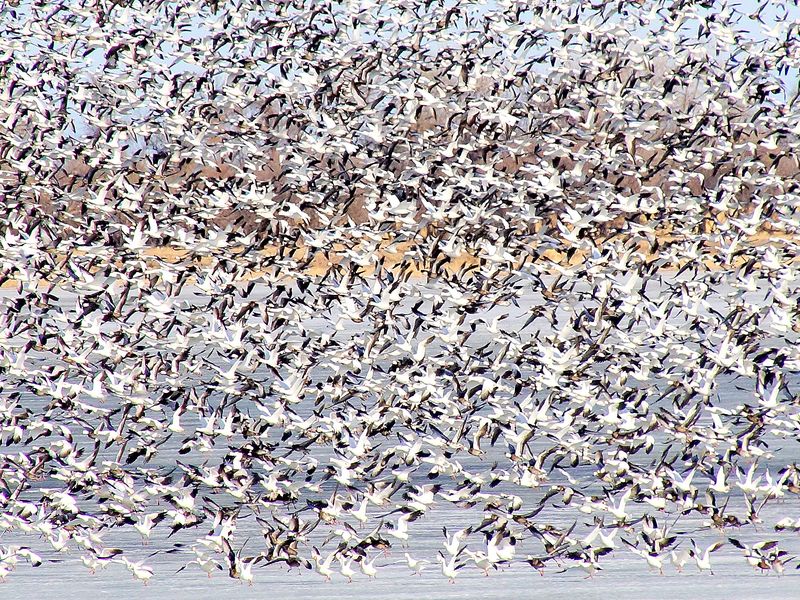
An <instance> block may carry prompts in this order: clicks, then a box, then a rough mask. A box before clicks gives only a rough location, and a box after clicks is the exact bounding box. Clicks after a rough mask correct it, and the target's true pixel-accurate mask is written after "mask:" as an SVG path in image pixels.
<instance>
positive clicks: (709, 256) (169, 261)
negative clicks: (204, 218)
mask: <svg viewBox="0 0 800 600" xmlns="http://www.w3.org/2000/svg"><path fill="white" fill-rule="evenodd" d="M624 237H625V236H624V235H622V234H617V235H615V236H611V237H609V238H606V239H605V240H603V241H602V242H601V243H600V244H598V247H602V245H603V244H605V243H608V242H614V241H619V240H620V239H621V238H624ZM655 239H656V240H657V241H658V242H659V243H660V244H662V245H666V244H670V243H677V242H681V241H685V240H681V239H680V238H679V237H677V236H674V235H659V236H656V238H655ZM794 241H795V237H794V236H793V235H790V234H785V233H776V232H771V231H761V232H758V233H756V234H753V235H750V236H747V237H746V238H745V240H744V241H743V243H741V244H740V247H739V251H740V252H741V251H742V250H746V249H748V248H763V247H769V246H775V245H782V244H785V243H792V242H794ZM358 246H359V244H358V243H356V244H354V245H353V246H350V247H348V246H346V245H344V244H341V243H339V244H334V247H333V248H332V250H331V251H330V252H328V253H326V252H323V251H320V250H313V252H314V256H313V257H312V258H311V259H310V260H308V258H307V256H308V252H309V251H312V248H311V247H310V246H307V245H302V246H298V247H296V248H294V249H292V250H289V251H288V252H287V251H285V250H284V252H285V253H286V255H287V256H289V255H292V257H293V258H294V259H295V260H298V261H300V262H305V263H307V264H306V266H305V267H304V268H302V269H301V270H300V272H302V273H303V274H305V275H307V276H309V277H323V276H325V275H326V274H327V273H328V272H329V271H330V270H331V269H333V268H335V267H336V266H337V265H340V264H342V263H343V262H345V261H349V260H353V259H352V258H351V257H349V256H347V253H348V251H350V252H352V251H353V249H354V248H358ZM419 246H420V245H419V244H416V243H414V242H412V241H405V242H392V241H391V240H385V241H381V242H379V243H378V245H377V247H375V248H370V249H364V256H367V255H368V253H370V252H371V253H373V254H376V255H377V256H376V258H374V259H373V260H369V261H368V262H365V264H364V265H363V266H362V269H361V271H362V274H363V275H364V276H366V277H369V276H372V275H373V274H374V273H375V270H376V268H377V264H378V263H381V264H382V267H383V268H384V269H386V270H388V271H392V272H395V273H396V272H397V270H398V267H399V266H400V265H405V268H406V269H409V270H410V271H411V274H410V277H423V276H424V271H423V270H422V269H420V268H419V265H418V261H417V260H416V259H414V258H409V253H411V252H413V251H414V250H415V249H416V248H418V247H419ZM637 246H638V247H637V249H636V250H635V252H638V253H639V254H640V255H642V256H643V258H644V260H645V261H647V262H651V261H653V260H657V258H658V256H659V254H658V253H653V252H649V251H646V250H649V248H646V247H647V246H648V244H647V242H645V241H640V242H638V243H637ZM109 250H114V249H113V248H109ZM125 250H127V252H133V253H134V254H135V255H136V254H138V258H139V259H140V260H144V261H146V262H147V263H148V265H147V266H148V267H151V268H154V269H156V268H159V267H160V266H162V265H165V264H166V265H179V264H180V263H182V262H187V261H191V262H193V263H199V264H200V265H201V266H209V265H211V263H212V260H213V259H214V258H215V253H214V252H213V251H211V252H202V253H201V252H192V251H191V250H186V249H181V248H175V247H171V246H152V247H145V248H141V249H140V250H137V251H131V250H130V249H123V251H125ZM244 252H245V250H244V248H243V247H239V248H238V249H237V248H236V247H234V248H233V249H229V250H227V251H226V256H224V257H221V258H226V259H229V260H233V259H234V258H233V257H231V256H230V255H231V254H243V253H244ZM255 252H257V253H258V255H259V256H260V257H263V258H269V257H272V256H277V255H278V254H279V253H280V252H281V249H280V248H279V247H278V246H267V247H266V248H262V249H260V250H257V251H255ZM75 255H77V256H85V253H84V252H82V251H80V250H76V251H75ZM533 256H534V255H533V254H528V256H526V257H524V258H523V259H522V261H521V262H520V263H518V264H517V265H516V266H515V268H516V269H520V268H523V267H524V266H525V265H526V264H531V263H532V262H533V263H535V262H541V261H542V260H546V261H547V262H548V263H549V265H550V266H549V267H547V268H548V270H549V271H550V272H552V273H553V274H557V273H558V272H559V270H560V269H559V267H560V268H561V269H565V268H570V267H574V266H576V265H579V264H581V263H582V262H585V260H586V251H585V250H580V249H576V250H575V251H574V252H573V253H572V255H571V256H570V257H569V258H567V251H564V252H561V251H559V250H556V249H554V248H547V249H545V250H543V251H542V252H541V253H540V254H538V256H535V258H534V260H533V261H529V260H528V258H529V257H533ZM701 256H702V257H703V260H702V263H703V264H704V265H705V267H706V268H707V269H708V270H711V271H718V270H721V269H722V266H721V264H720V261H719V260H718V259H719V257H720V256H721V253H720V252H719V251H718V250H712V249H710V250H709V251H708V252H707V253H705V254H703V255H701ZM242 257H243V256H240V257H239V258H242ZM119 260H127V258H121V259H119ZM437 260H438V261H439V262H440V264H439V267H438V268H439V269H441V270H445V271H448V272H449V273H450V274H451V275H452V274H455V273H457V272H459V271H461V270H462V269H464V268H467V267H475V266H478V265H479V264H480V263H481V260H484V261H486V260H491V258H487V256H482V255H480V254H476V253H469V252H462V253H459V254H456V255H452V254H450V255H448V254H445V253H442V255H441V256H440V257H439V258H438V259H437ZM749 260H751V258H750V257H748V256H746V255H745V256H736V257H735V258H734V260H733V261H732V262H731V264H730V267H729V268H732V269H735V268H739V267H741V266H742V265H744V264H746V263H747V262H748V261H749ZM798 260H800V256H799V257H797V258H795V259H794V260H793V261H792V262H796V261H798ZM57 261H59V262H61V263H62V267H65V261H66V255H64V254H60V255H57ZM688 262H689V260H687V259H679V260H678V261H677V262H676V264H674V265H670V266H662V267H660V268H659V270H661V271H664V272H670V271H677V270H679V269H681V268H683V267H684V266H685V265H686V264H687V263H688ZM110 263H111V264H113V261H110V262H109V263H104V264H103V265H101V266H99V267H97V268H96V269H95V270H94V271H91V273H92V274H93V273H96V272H99V271H100V270H101V268H103V267H105V266H106V265H108V264H110ZM60 274H62V275H63V276H64V278H65V279H68V278H69V276H68V275H67V273H66V269H65V268H63V269H62V271H61V272H60ZM267 275H268V271H267V270H266V269H265V270H260V271H249V272H245V273H244V274H242V275H241V276H240V277H238V278H236V279H235V280H234V283H247V282H250V281H254V280H258V279H260V278H263V277H265V276H267ZM292 275H293V274H288V275H287V277H292ZM20 283H24V280H22V279H20V278H18V277H11V278H9V279H8V280H6V281H5V282H3V283H2V285H0V289H10V288H14V287H16V286H18V285H19V284H20ZM50 283H52V280H51V279H42V280H41V281H40V284H44V285H47V284H50ZM56 285H61V283H57V284H56Z"/></svg>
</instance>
